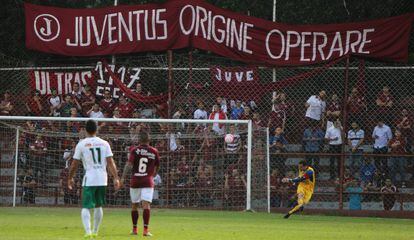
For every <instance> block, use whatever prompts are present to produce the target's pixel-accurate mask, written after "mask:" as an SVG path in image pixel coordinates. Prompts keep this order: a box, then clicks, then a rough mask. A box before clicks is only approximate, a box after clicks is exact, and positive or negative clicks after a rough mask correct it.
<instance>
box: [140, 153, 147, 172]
mask: <svg viewBox="0 0 414 240" xmlns="http://www.w3.org/2000/svg"><path fill="white" fill-rule="evenodd" d="M147 164H148V158H144V157H143V158H140V159H139V164H138V172H139V173H146V172H147Z"/></svg>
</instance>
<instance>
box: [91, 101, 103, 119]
mask: <svg viewBox="0 0 414 240" xmlns="http://www.w3.org/2000/svg"><path fill="white" fill-rule="evenodd" d="M87 114H88V116H89V117H90V118H104V115H103V113H102V112H101V110H100V108H99V104H98V103H95V104H94V105H93V106H92V108H91V109H90V110H89V111H88V113H87Z"/></svg>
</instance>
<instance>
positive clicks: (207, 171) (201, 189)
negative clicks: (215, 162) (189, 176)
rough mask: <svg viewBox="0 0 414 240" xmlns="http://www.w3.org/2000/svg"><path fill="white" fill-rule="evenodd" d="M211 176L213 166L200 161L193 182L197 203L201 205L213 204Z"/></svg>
mask: <svg viewBox="0 0 414 240" xmlns="http://www.w3.org/2000/svg"><path fill="white" fill-rule="evenodd" d="M213 176H214V174H213V167H212V166H211V165H208V164H206V163H205V162H204V161H201V162H200V165H199V166H198V169H197V180H196V183H195V187H196V189H197V196H198V204H199V205H200V206H201V207H206V206H212V205H213V200H212V195H213V190H212V188H213Z"/></svg>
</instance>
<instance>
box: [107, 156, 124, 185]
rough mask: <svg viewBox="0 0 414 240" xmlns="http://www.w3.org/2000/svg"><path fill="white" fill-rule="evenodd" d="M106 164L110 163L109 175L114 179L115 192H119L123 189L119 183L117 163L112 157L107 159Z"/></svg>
mask: <svg viewBox="0 0 414 240" xmlns="http://www.w3.org/2000/svg"><path fill="white" fill-rule="evenodd" d="M106 162H107V163H108V170H109V173H110V174H111V176H112V177H113V179H114V187H115V191H118V190H119V189H120V188H121V182H120V181H119V176H118V169H117V168H116V164H115V161H114V159H113V158H112V157H108V158H106Z"/></svg>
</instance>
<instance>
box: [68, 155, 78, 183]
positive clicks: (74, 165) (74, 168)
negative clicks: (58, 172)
mask: <svg viewBox="0 0 414 240" xmlns="http://www.w3.org/2000/svg"><path fill="white" fill-rule="evenodd" d="M78 167H79V160H76V159H73V160H72V164H71V165H70V168H69V176H68V182H67V184H68V188H69V190H72V188H73V184H74V181H73V177H74V176H75V173H76V171H77V170H78Z"/></svg>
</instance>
